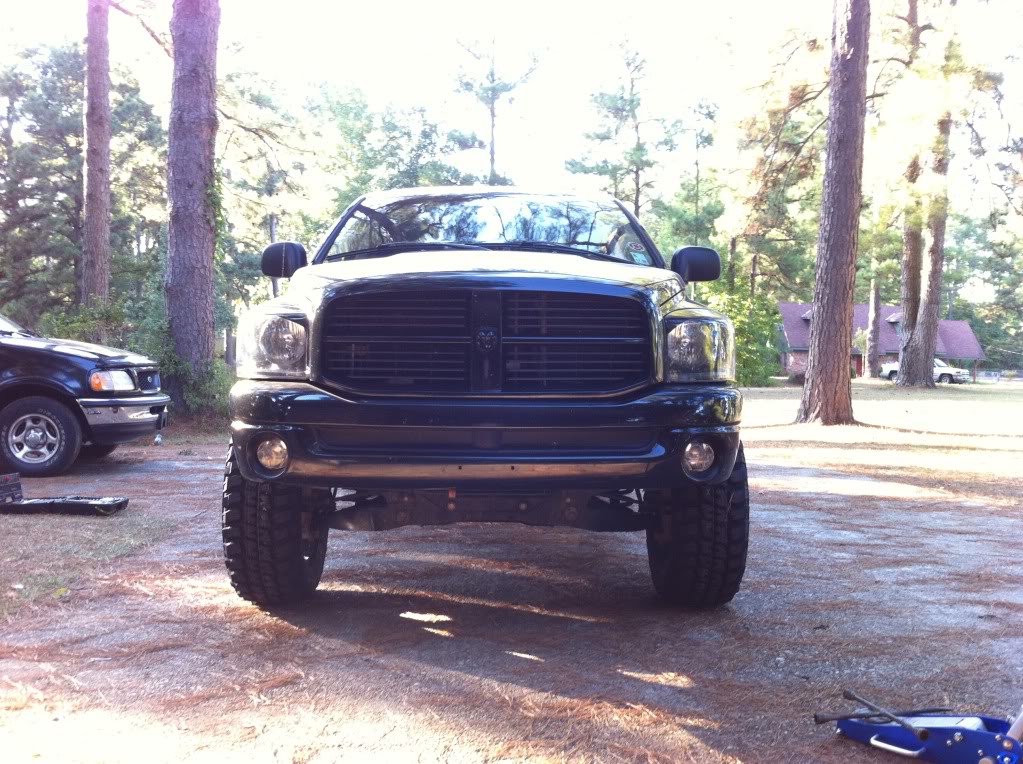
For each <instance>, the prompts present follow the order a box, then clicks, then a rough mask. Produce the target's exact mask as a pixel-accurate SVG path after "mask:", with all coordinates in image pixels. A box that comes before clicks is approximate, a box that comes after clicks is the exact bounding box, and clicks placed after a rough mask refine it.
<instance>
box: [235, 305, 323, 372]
mask: <svg viewBox="0 0 1023 764" xmlns="http://www.w3.org/2000/svg"><path fill="white" fill-rule="evenodd" d="M307 336H308V333H307V332H306V328H305V326H304V325H302V324H300V323H299V322H297V321H293V320H292V319H290V318H285V317H284V316H273V315H267V314H265V313H258V312H257V313H250V314H249V315H247V316H245V317H244V318H242V320H241V322H240V323H239V326H238V350H237V356H238V376H239V377H296V378H305V377H307V376H308V374H309V371H308V366H307V363H306V357H307V353H306V345H307V344H308V343H307Z"/></svg>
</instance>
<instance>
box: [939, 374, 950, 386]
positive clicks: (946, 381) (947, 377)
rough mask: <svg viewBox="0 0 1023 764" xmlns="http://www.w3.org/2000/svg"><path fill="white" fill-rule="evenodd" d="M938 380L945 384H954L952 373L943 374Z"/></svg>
mask: <svg viewBox="0 0 1023 764" xmlns="http://www.w3.org/2000/svg"><path fill="white" fill-rule="evenodd" d="M938 381H939V382H940V383H941V384H943V385H950V384H952V375H951V374H942V375H941V376H940V377H938Z"/></svg>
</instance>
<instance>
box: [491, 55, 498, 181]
mask: <svg viewBox="0 0 1023 764" xmlns="http://www.w3.org/2000/svg"><path fill="white" fill-rule="evenodd" d="M491 76H493V70H491ZM489 182H490V185H492V186H496V185H497V98H496V97H495V96H491V101H490V181H489Z"/></svg>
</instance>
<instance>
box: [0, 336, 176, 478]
mask: <svg viewBox="0 0 1023 764" xmlns="http://www.w3.org/2000/svg"><path fill="white" fill-rule="evenodd" d="M169 403H170V397H168V396H167V395H166V394H164V393H162V392H161V391H160V371H159V369H158V368H157V367H156V364H154V363H153V362H152V361H150V360H149V359H148V358H145V357H143V356H140V355H136V354H135V353H129V352H128V351H126V350H117V349H115V348H108V347H102V346H101V345H92V344H89V343H86V342H74V341H72V340H57V339H48V338H45V337H37V336H35V335H34V334H32V333H31V332H29V331H27V330H26V329H24V328H22V327H21V326H19V325H18V324H16V323H14V322H13V321H11V320H9V319H7V318H4V317H3V316H0V471H8V470H10V471H15V472H19V473H21V474H22V475H24V476H26V477H45V476H48V475H57V474H59V473H61V472H63V471H64V470H66V469H67V468H68V467H70V466H71V465H72V464H73V463H74V461H75V459H77V458H78V457H79V456H84V457H86V458H93V459H95V458H99V457H103V456H106V455H107V454H109V453H110V452H112V451H113V450H114V449H115V448H117V446H118V444H120V443H125V442H127V441H129V440H135V439H136V438H140V437H144V436H146V435H152V434H153V433H155V432H156V431H157V430H159V429H160V428H161V427H163V425H164V423H165V422H166V421H167V406H168V404H169Z"/></svg>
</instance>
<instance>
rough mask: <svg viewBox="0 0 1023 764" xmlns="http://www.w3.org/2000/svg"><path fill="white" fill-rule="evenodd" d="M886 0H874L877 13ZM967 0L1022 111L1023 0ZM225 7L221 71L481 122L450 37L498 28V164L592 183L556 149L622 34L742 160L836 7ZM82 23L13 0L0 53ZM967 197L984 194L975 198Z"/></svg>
mask: <svg viewBox="0 0 1023 764" xmlns="http://www.w3.org/2000/svg"><path fill="white" fill-rule="evenodd" d="M888 1H890V0H875V2H874V3H873V4H872V5H873V8H874V13H875V18H874V23H875V24H878V23H879V20H878V18H877V14H878V13H879V12H880V9H882V8H883V6H884V4H885V2H888ZM922 1H923V2H924V3H926V2H927V0H922ZM121 2H122V4H124V5H125V6H126V7H129V8H132V9H140V10H141V11H142V13H143V15H144V16H145V17H146V18H147V19H148V20H149V22H150V24H151V25H152V26H153V27H155V28H157V29H167V27H168V25H169V17H170V9H171V0H121ZM967 4H968V5H969V13H968V14H961V17H963V18H966V19H967V20H968V23H969V24H970V28H965V27H964V28H963V29H962V37H963V39H964V40H965V41H966V45H968V46H969V50H968V53H969V55H970V56H971V57H972V59H974V60H977V61H980V62H982V63H987V64H988V65H990V66H993V67H995V68H997V69H999V70H1001V71H1005V72H1006V74H1007V81H1006V86H1005V87H1006V92H1007V98H1006V102H1005V109H1006V111H1007V118H1008V119H1010V120H1011V121H1014V122H1015V123H1016V124H1020V123H1023V62H1021V57H1023V43H1021V42H1020V40H1019V30H1020V29H1023V0H988V1H986V2H981V0H960V7H963V6H965V5H967ZM221 8H222V20H221V27H220V48H221V50H220V58H219V63H218V67H219V71H220V73H221V74H224V73H227V72H231V71H251V72H257V73H258V74H259V75H260V76H261V77H263V78H265V79H266V80H267V81H269V82H270V83H272V92H273V93H274V96H275V98H277V99H278V100H279V101H281V102H283V103H285V104H287V105H289V106H292V107H299V106H301V104H302V103H303V102H304V101H305V100H306V99H307V98H308V97H309V96H310V95H311V94H313V93H314V92H315V91H316V90H317V89H318V88H319V87H320V86H321V85H323V84H326V85H328V86H335V87H339V88H344V87H353V86H354V87H358V88H361V89H362V90H363V91H364V92H365V93H366V95H367V97H368V98H369V99H370V101H371V103H372V104H373V105H374V106H385V105H393V106H396V107H398V108H403V107H409V106H413V105H422V106H426V107H427V109H428V110H429V112H430V116H431V117H432V118H433V119H437V120H439V121H441V122H442V123H443V124H444V125H445V126H447V127H451V128H455V127H457V128H460V129H463V130H465V129H469V130H475V131H477V133H478V134H480V135H485V133H486V130H487V119H486V113H485V111H484V110H483V108H482V107H481V106H480V105H479V104H478V103H476V102H475V101H473V100H472V98H471V97H469V96H466V95H465V94H461V93H457V92H456V90H455V83H456V78H457V74H458V72H459V68H460V67H461V66H463V65H464V64H465V63H466V61H467V60H468V57H467V54H466V53H465V51H464V50H463V49H462V47H461V46H460V44H459V43H460V42H472V41H474V40H482V41H488V42H489V41H490V40H491V39H493V40H494V44H495V46H496V50H497V52H498V57H499V58H498V64H499V67H500V68H501V69H503V70H505V71H508V72H511V73H515V72H519V71H523V70H524V69H525V67H526V66H528V54H529V53H530V52H536V53H537V54H538V55H539V57H540V64H539V68H538V69H537V70H536V72H535V73H534V74H533V76H532V77H531V79H530V81H529V82H528V83H527V84H526V85H524V86H522V87H521V88H520V89H519V90H517V91H516V92H515V93H514V100H513V102H511V103H502V105H501V107H500V113H499V123H498V124H499V130H498V137H497V146H498V171H499V172H501V173H502V174H505V175H508V176H511V177H512V178H514V180H515V181H516V182H517V183H519V184H520V185H525V186H529V187H534V188H535V187H543V188H551V189H570V188H581V189H582V190H589V189H588V188H587V185H586V183H587V181H586V180H585V179H581V178H580V177H579V176H574V175H571V174H570V173H568V172H567V171H566V170H565V167H564V163H565V160H566V159H569V158H578V157H579V156H580V154H581V153H582V151H583V149H584V146H585V144H584V141H583V135H584V133H585V132H587V131H588V130H591V129H593V127H594V126H595V125H594V123H593V112H592V109H591V108H590V97H591V95H592V94H593V93H594V92H595V91H597V90H599V89H601V88H603V87H606V86H607V85H608V83H611V82H614V81H615V79H616V77H617V76H618V74H619V73H620V72H621V57H620V54H619V51H618V50H617V46H619V45H620V44H622V43H627V44H628V45H630V46H632V47H633V48H635V49H636V50H638V51H639V52H640V53H641V54H642V55H643V56H644V57H645V58H646V59H647V79H646V83H645V86H646V93H645V96H644V104H645V107H646V108H647V110H648V113H649V114H654V115H663V116H668V117H671V118H682V119H683V120H684V119H686V117H687V116H688V115H689V110H690V109H691V108H692V107H693V106H695V105H696V104H698V103H699V102H700V101H710V102H713V103H716V104H717V105H718V108H719V112H718V119H717V127H716V136H715V138H716V140H715V146H714V147H712V148H711V149H710V150H709V151H708V152H707V153H706V154H704V155H703V160H704V162H705V163H706V164H707V165H709V166H714V165H718V166H722V167H727V166H735V165H736V161H737V157H736V156H735V154H736V150H735V146H736V144H737V141H738V138H739V130H740V128H739V123H740V122H741V120H743V119H745V118H748V117H749V116H750V115H752V114H755V113H756V111H757V110H758V109H761V108H763V103H762V98H763V95H762V94H761V93H760V91H759V90H758V89H757V88H756V85H758V84H759V83H761V82H763V81H764V80H766V79H767V78H768V76H769V75H770V72H771V68H772V67H773V66H776V65H777V64H778V61H779V58H780V55H781V54H780V46H781V45H782V44H783V43H784V41H786V40H787V39H790V38H791V36H792V34H793V31H798V32H800V33H802V34H804V35H811V36H815V37H817V38H818V39H819V40H820V42H821V44H822V48H823V49H824V50H825V51H826V50H827V48H828V45H829V40H830V32H831V12H832V10H831V2H829V0H724V1H723V2H710V3H708V2H692V1H691V0H673V1H667V0H657V1H654V0H620V1H619V2H614V3H611V2H605V1H604V0H589V1H588V2H576V1H575V0H571V1H569V0H560V1H559V0H543V1H538V0H482V1H481V0H473V1H472V2H467V1H465V0H446V1H440V0H434V1H433V2H424V1H423V0H419V1H418V2H410V1H408V0H393V1H392V2H387V3H380V4H372V3H362V4H359V3H350V2H343V0H337V1H333V0H287V1H284V0H221ZM110 24H111V29H110V48H111V57H112V61H113V63H114V65H115V66H116V65H121V66H124V67H126V68H127V69H129V70H130V71H131V72H132V73H133V74H134V75H135V76H136V77H137V78H138V80H139V81H140V84H141V87H142V89H143V95H144V97H145V98H146V99H147V100H149V101H150V102H152V103H154V104H155V105H156V106H157V108H158V109H159V110H160V111H161V112H163V113H164V114H165V113H166V111H167V106H168V104H169V100H170V61H169V59H168V58H167V56H166V55H165V54H164V53H163V52H162V51H161V50H160V49H159V48H158V47H157V46H156V45H155V44H154V43H153V41H152V40H151V39H150V38H149V37H148V36H147V35H146V34H145V33H144V31H143V30H142V29H141V28H140V27H139V25H138V24H137V22H136V21H134V20H133V19H130V18H128V17H125V16H123V15H122V14H120V13H118V12H116V11H111V20H110ZM84 34H85V0H30V1H26V0H7V2H6V3H5V4H4V12H3V14H2V17H0V61H2V60H3V59H4V58H6V57H10V56H11V55H12V53H13V52H14V51H16V50H18V49H20V48H24V47H28V46H33V45H39V44H56V43H61V42H67V41H73V40H81V39H82V38H83V37H84ZM871 53H872V54H875V51H874V50H872V51H871ZM824 59H826V55H825V56H824ZM886 108H893V109H894V108H897V104H891V105H886ZM690 145H691V144H688V143H687V142H684V143H683V148H682V150H680V151H679V152H678V153H677V154H676V155H675V156H674V157H673V158H672V159H671V160H670V163H669V164H668V165H667V167H666V168H665V170H664V173H663V175H664V177H665V178H677V177H678V174H679V172H680V171H681V169H682V168H683V167H684V166H686V165H688V164H689V163H691V161H692V158H693V157H692V151H691V149H690V148H689V146H690ZM885 145H886V142H881V143H880V144H878V145H877V146H876V147H875V148H874V150H873V152H874V153H873V156H871V157H868V158H867V168H866V175H867V177H868V178H869V177H871V174H872V173H884V172H888V171H889V169H890V165H891V162H892V161H893V159H892V158H891V157H889V156H888V155H887V154H886V153H885V150H884V147H885ZM965 148H966V147H963V146H960V147H958V151H957V153H958V155H959V157H968V152H966V151H965ZM889 149H890V150H891V152H892V153H894V152H895V149H896V147H894V146H889ZM474 154H475V155H474V156H468V157H465V158H463V165H464V164H465V163H468V164H469V165H470V166H463V169H466V170H471V171H474V172H477V173H483V172H484V171H485V167H486V156H485V152H483V151H480V152H474ZM899 161H901V160H899ZM967 169H968V159H967V161H965V162H964V161H960V162H958V163H954V164H953V178H952V184H953V198H954V200H955V199H959V200H960V206H966V204H967V203H966V202H963V201H962V200H964V199H966V198H968V197H972V196H974V195H975V194H976V191H975V189H973V188H971V187H969V185H968V183H967V180H966V170H967ZM666 183H667V181H666V182H665V184H662V185H666ZM658 190H659V191H660V192H661V193H664V194H670V193H671V192H672V191H673V189H671V188H668V187H664V188H661V189H658ZM954 203H955V202H954ZM970 203H972V204H976V205H980V206H983V200H981V201H976V200H974V201H973V202H970Z"/></svg>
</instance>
